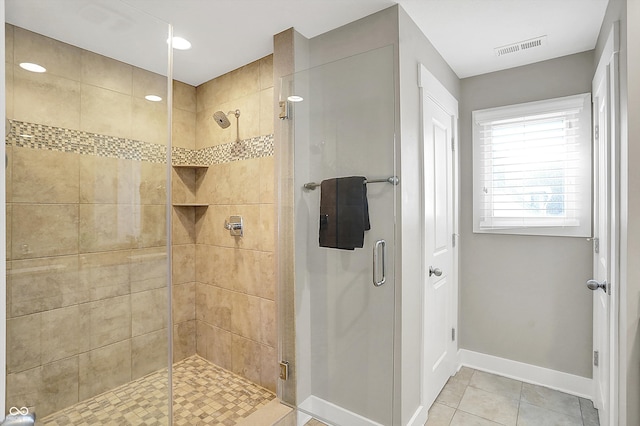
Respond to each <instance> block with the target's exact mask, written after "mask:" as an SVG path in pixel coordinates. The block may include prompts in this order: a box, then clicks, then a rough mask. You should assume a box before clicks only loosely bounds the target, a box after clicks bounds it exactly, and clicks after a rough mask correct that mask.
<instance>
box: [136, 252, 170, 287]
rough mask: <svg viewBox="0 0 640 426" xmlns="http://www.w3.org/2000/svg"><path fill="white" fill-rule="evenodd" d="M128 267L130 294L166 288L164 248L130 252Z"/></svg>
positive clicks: (165, 255)
mask: <svg viewBox="0 0 640 426" xmlns="http://www.w3.org/2000/svg"><path fill="white" fill-rule="evenodd" d="M129 267H130V271H131V291H132V292H138V291H144V290H151V289H154V288H166V287H167V283H168V277H167V249H166V248H165V247H154V248H148V249H136V250H132V251H131V263H130V265H129Z"/></svg>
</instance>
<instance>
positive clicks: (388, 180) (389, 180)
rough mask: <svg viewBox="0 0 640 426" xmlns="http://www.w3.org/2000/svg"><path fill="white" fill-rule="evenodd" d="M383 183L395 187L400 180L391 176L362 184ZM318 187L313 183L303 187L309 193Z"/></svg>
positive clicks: (317, 184)
mask: <svg viewBox="0 0 640 426" xmlns="http://www.w3.org/2000/svg"><path fill="white" fill-rule="evenodd" d="M385 182H386V183H390V184H391V185H397V184H398V183H400V179H398V177H397V176H391V177H388V178H386V179H367V180H366V181H365V182H364V183H385ZM319 186H320V184H319V183H315V182H308V183H305V184H304V185H303V187H304V189H307V190H309V191H313V190H314V189H316V188H317V187H319Z"/></svg>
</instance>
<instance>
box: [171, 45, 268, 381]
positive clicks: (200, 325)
mask: <svg viewBox="0 0 640 426" xmlns="http://www.w3.org/2000/svg"><path fill="white" fill-rule="evenodd" d="M196 95H197V101H196V105H197V108H196V138H195V140H196V149H197V150H198V154H200V158H201V159H203V160H204V161H206V160H207V158H208V157H207V156H206V155H203V154H206V153H209V154H211V155H212V156H213V164H212V165H211V166H210V167H209V168H208V169H204V170H203V169H201V170H198V171H197V172H190V173H193V177H191V176H189V179H193V180H194V182H192V183H193V186H192V188H195V190H194V191H183V195H184V197H187V198H189V200H192V201H196V202H198V203H204V204H208V207H207V208H200V207H198V208H195V209H194V210H195V212H194V213H193V214H194V216H195V217H194V221H195V238H196V240H195V241H196V245H195V277H194V276H193V274H192V272H191V271H192V269H191V265H190V260H188V259H190V258H191V256H192V255H193V250H194V249H193V248H191V246H190V245H186V246H185V247H184V248H183V249H182V252H181V253H178V252H177V251H175V250H174V259H173V260H174V265H177V264H179V265H185V267H184V268H180V270H179V271H176V274H178V276H177V277H176V275H174V279H177V280H178V281H180V282H185V283H188V282H192V281H195V311H196V349H197V353H198V354H199V355H200V356H202V357H204V358H206V359H208V360H210V361H212V362H214V363H215V364H217V365H219V366H221V367H223V368H226V369H229V370H231V371H233V372H234V373H237V374H240V375H242V376H244V377H246V378H248V379H249V380H251V381H253V382H255V383H258V384H260V385H262V386H264V387H266V388H268V389H271V390H272V391H275V387H276V378H277V374H278V373H277V350H276V320H275V318H276V305H275V270H274V268H275V263H274V250H275V241H274V240H275V226H274V224H275V206H274V160H273V137H272V134H273V125H274V124H273V120H274V111H273V58H272V56H267V57H265V58H263V59H261V60H258V61H255V62H253V63H250V64H248V65H246V66H244V67H242V68H239V69H237V70H235V71H232V72H230V73H228V74H225V75H223V76H220V77H218V78H216V79H214V80H211V81H209V82H207V83H204V84H202V85H200V86H198V88H197V90H196ZM236 109H239V110H240V113H241V115H240V120H239V125H240V129H239V130H240V132H239V133H240V136H239V137H240V139H241V141H240V142H236V119H235V117H234V116H231V117H230V121H231V126H230V127H229V128H227V129H221V128H220V127H219V126H218V125H217V124H216V123H215V122H214V120H213V119H212V115H213V113H214V112H215V111H218V110H221V111H224V112H225V113H226V112H228V111H233V110H236ZM225 153H227V154H225ZM207 164H210V163H209V162H207ZM185 173H186V172H185ZM189 200H187V199H185V200H184V201H189ZM189 214H191V212H190V213H189ZM231 215H241V216H242V217H243V219H244V236H243V237H241V238H240V237H232V236H230V235H229V232H228V231H227V230H225V229H224V228H223V224H224V221H225V219H228V218H229V216H231ZM180 271H182V272H180ZM181 273H184V276H180V274H181Z"/></svg>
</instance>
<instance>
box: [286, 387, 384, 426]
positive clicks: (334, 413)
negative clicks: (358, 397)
mask: <svg viewBox="0 0 640 426" xmlns="http://www.w3.org/2000/svg"><path fill="white" fill-rule="evenodd" d="M298 408H299V409H301V410H304V411H306V412H308V413H313V414H314V415H317V416H318V417H320V418H321V419H322V420H326V421H328V422H329V423H335V424H338V425H349V426H382V425H381V424H380V423H377V422H374V421H373V420H370V419H368V418H366V417H363V416H361V415H360V414H356V413H354V412H352V411H349V410H345V409H344V408H342V407H339V406H337V405H335V404H333V403H331V402H329V401H325V400H324V399H321V398H318V397H317V396H314V395H311V396H310V397H308V398H307V399H305V400H304V401H302V403H301V404H300V405H299V406H298Z"/></svg>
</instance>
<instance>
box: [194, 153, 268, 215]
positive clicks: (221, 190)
mask: <svg viewBox="0 0 640 426" xmlns="http://www.w3.org/2000/svg"><path fill="white" fill-rule="evenodd" d="M209 169H210V170H209V172H208V173H207V176H209V175H211V176H213V177H214V179H206V178H205V180H203V182H202V185H201V186H200V188H198V189H199V190H201V191H204V192H205V193H206V194H211V195H210V196H211V200H210V201H209V202H211V203H214V204H255V203H258V202H259V201H260V184H259V182H260V159H257V158H256V159H251V160H243V161H233V162H230V163H223V164H216V165H214V166H211V167H209ZM211 186H213V188H211Z"/></svg>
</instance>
